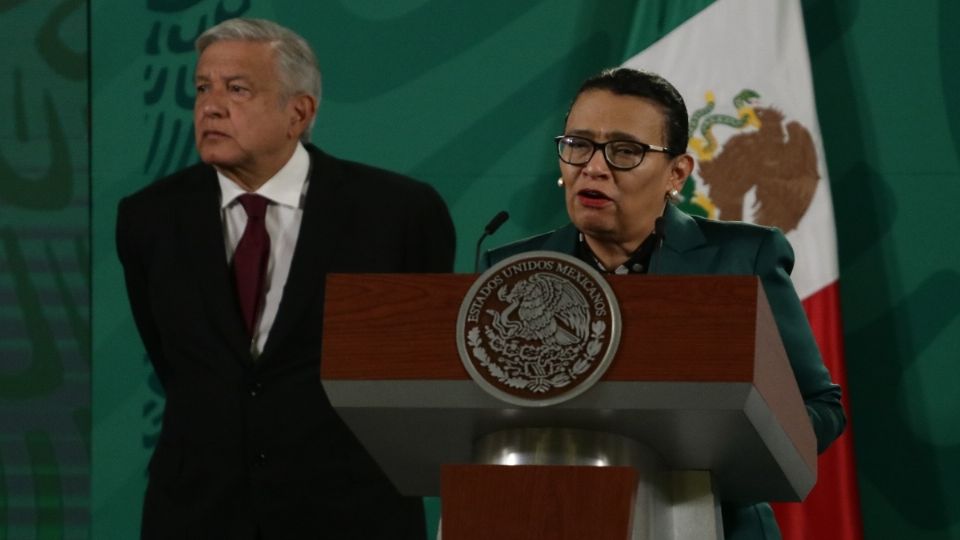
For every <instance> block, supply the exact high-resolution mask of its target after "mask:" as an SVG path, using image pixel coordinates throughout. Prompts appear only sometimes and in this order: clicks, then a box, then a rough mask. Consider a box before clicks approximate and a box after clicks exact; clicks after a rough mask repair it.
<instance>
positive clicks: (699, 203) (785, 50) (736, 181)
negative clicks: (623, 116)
mask: <svg viewBox="0 0 960 540" xmlns="http://www.w3.org/2000/svg"><path fill="white" fill-rule="evenodd" d="M636 10H637V11H636V13H635V14H634V26H633V35H632V42H631V49H630V50H629V51H628V52H627V55H628V56H630V55H632V54H636V55H635V56H632V57H631V58H629V60H627V61H626V62H625V63H624V65H625V66H628V67H632V68H636V69H642V70H647V71H652V72H655V73H659V74H660V75H663V76H664V77H665V78H666V79H667V80H669V81H670V82H672V83H673V84H674V85H675V86H676V87H677V89H678V90H679V91H680V93H681V94H682V95H683V97H684V99H685V100H686V103H687V108H688V111H689V114H690V140H689V146H688V150H689V151H690V152H691V154H692V155H693V156H694V158H695V159H696V161H697V165H696V167H695V168H694V172H693V175H692V178H691V180H689V181H688V182H687V184H686V186H685V189H684V191H683V202H682V203H681V204H680V207H681V208H682V209H684V210H686V211H687V212H689V213H693V214H698V215H703V216H707V217H711V218H715V219H722V220H738V221H748V222H753V223H758V224H762V225H768V226H775V227H779V228H780V229H781V230H782V231H783V232H784V233H786V235H787V238H788V239H789V240H790V243H791V244H792V245H793V248H794V251H795V252H796V260H797V263H796V266H795V268H794V271H793V275H792V277H793V281H794V285H795V286H796V289H797V292H798V293H799V295H800V298H801V299H802V301H803V306H804V308H805V310H806V312H807V317H808V318H809V319H810V324H811V326H812V328H813V332H814V335H815V336H816V339H817V341H818V343H819V345H820V350H821V352H822V354H823V359H824V362H825V363H826V365H827V368H829V370H830V372H831V374H832V376H833V379H834V381H835V382H837V383H838V384H840V385H842V386H843V387H844V388H846V370H845V368H844V359H843V342H842V337H843V332H842V328H841V319H840V303H839V291H838V284H837V282H838V279H839V270H838V264H837V251H836V237H835V229H834V220H833V207H832V203H831V200H830V184H829V178H828V175H827V168H826V162H825V160H824V153H823V144H822V140H821V137H820V128H819V125H818V122H817V114H816V107H815V104H814V99H813V81H812V78H811V75H810V60H809V57H808V53H807V41H806V36H805V34H804V26H803V13H802V11H801V9H800V1H799V0H776V1H770V0H716V1H713V2H710V1H707V0H682V1H667V0H664V1H662V2H649V1H645V2H639V3H638V6H637V8H636ZM844 398H846V396H844ZM846 410H847V411H849V410H850V408H849V407H846ZM850 433H851V429H850V424H849V423H848V425H847V430H846V432H845V433H844V435H843V436H842V437H841V438H840V439H839V440H837V441H836V442H834V443H833V446H831V447H830V449H828V450H827V452H826V453H824V454H823V455H822V456H821V457H820V460H819V464H818V465H819V469H818V480H817V484H816V487H815V488H814V489H813V491H812V492H811V493H810V495H809V496H808V497H807V499H806V501H804V502H803V503H802V504H800V503H781V504H776V505H774V509H775V511H776V514H777V520H778V521H779V523H780V528H781V529H782V531H783V536H784V538H787V539H798V540H799V539H809V538H816V539H820V540H823V539H843V540H852V539H856V540H859V539H860V538H862V536H863V535H862V526H861V521H860V507H859V496H858V493H857V483H856V470H855V466H854V459H853V448H852V438H851V435H850Z"/></svg>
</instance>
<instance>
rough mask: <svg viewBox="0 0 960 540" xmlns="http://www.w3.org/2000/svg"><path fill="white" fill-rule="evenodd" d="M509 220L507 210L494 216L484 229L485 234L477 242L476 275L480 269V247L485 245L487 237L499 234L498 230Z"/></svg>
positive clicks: (474, 265) (474, 266)
mask: <svg viewBox="0 0 960 540" xmlns="http://www.w3.org/2000/svg"><path fill="white" fill-rule="evenodd" d="M508 219H510V214H508V213H507V211H506V210H501V211H499V212H497V215H495V216H493V219H491V220H490V222H489V223H487V226H486V227H484V228H483V234H481V235H480V239H479V240H477V252H476V254H475V255H474V257H473V271H474V273H476V272H477V271H478V269H479V268H480V245H481V244H482V243H483V241H484V239H486V237H488V236H490V235H491V234H493V233H495V232H497V229H499V228H500V226H501V225H503V224H504V223H505V222H506V221H507V220H508Z"/></svg>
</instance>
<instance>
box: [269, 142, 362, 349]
mask: <svg viewBox="0 0 960 540" xmlns="http://www.w3.org/2000/svg"><path fill="white" fill-rule="evenodd" d="M307 150H308V151H309V152H310V173H309V177H310V185H309V187H308V188H307V197H306V201H305V202H304V207H303V219H302V221H301V222H300V232H299V234H298V235H297V246H296V248H295V249H294V252H293V260H292V261H291V262H290V274H289V275H288V276H287V282H286V284H285V285H284V287H283V295H281V297H280V307H279V308H278V310H277V318H276V320H275V321H274V323H273V328H272V329H271V330H270V335H269V336H267V342H266V344H265V345H264V348H263V354H262V355H261V356H260V362H263V363H264V364H266V363H267V362H269V360H270V357H271V355H272V353H273V351H274V350H276V348H277V347H278V344H279V343H283V341H284V339H285V337H286V336H288V335H289V334H290V332H292V331H293V330H294V329H295V328H296V324H297V321H299V320H300V319H301V316H302V313H303V311H304V310H306V309H308V308H309V307H310V305H311V304H312V303H313V302H316V300H317V298H318V294H317V292H318V291H317V289H318V288H322V287H324V286H325V282H324V281H325V280H324V276H325V274H326V272H327V270H328V269H329V268H330V261H329V258H330V257H331V253H332V252H333V249H332V242H333V234H334V232H333V231H336V229H337V227H336V223H335V220H336V215H337V212H336V207H335V204H336V196H335V194H336V191H337V189H338V188H339V186H340V185H341V184H342V183H343V182H344V181H345V180H346V179H345V178H344V176H343V174H342V173H341V171H340V169H339V166H338V165H337V162H336V160H334V159H333V158H331V157H330V156H327V155H326V154H324V153H323V152H321V151H320V150H319V149H317V148H316V147H314V146H311V145H307ZM317 331H320V329H319V328H318V329H317Z"/></svg>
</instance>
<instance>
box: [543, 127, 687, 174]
mask: <svg viewBox="0 0 960 540" xmlns="http://www.w3.org/2000/svg"><path fill="white" fill-rule="evenodd" d="M564 139H577V140H580V141H584V142H587V143H590V144H591V145H593V151H592V152H590V155H589V156H588V157H587V159H585V160H583V161H582V162H580V163H576V162H573V161H567V160H566V159H563V150H562V148H561V144H562V143H561V141H563V140H564ZM553 140H554V142H556V143H557V156H558V157H559V158H560V161H562V162H564V163H567V164H570V165H577V166H579V165H586V164H587V163H589V162H590V160H591V159H593V155H594V154H596V153H597V150H602V151H603V159H604V161H606V162H607V165H609V166H610V168H611V169H616V170H618V171H629V170H631V169H636V168H637V167H639V166H640V165H641V164H642V163H643V158H645V157H647V152H661V153H664V154H669V155H671V156H679V155H680V154H682V153H683V152H677V151H676V150H673V149H672V148H667V147H665V146H657V145H655V144H647V143H642V142H640V141H631V140H629V139H617V140H613V141H607V142H603V143H598V142H597V141H593V140H590V139H588V138H586V137H581V136H579V135H557V136H556V137H554V138H553ZM615 143H630V144H635V145H637V146H639V147H640V148H642V149H643V153H642V154H641V155H640V160H639V161H637V164H636V165H633V166H632V167H621V166H619V165H615V164H614V163H613V162H612V161H611V160H610V156H608V155H607V145H609V144H615Z"/></svg>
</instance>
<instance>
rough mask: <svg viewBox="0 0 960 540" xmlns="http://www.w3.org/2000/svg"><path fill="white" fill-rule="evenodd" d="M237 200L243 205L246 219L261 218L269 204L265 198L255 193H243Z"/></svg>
mask: <svg viewBox="0 0 960 540" xmlns="http://www.w3.org/2000/svg"><path fill="white" fill-rule="evenodd" d="M237 200H238V201H240V204H241V205H243V211H244V212H246V213H247V219H258V218H263V214H265V213H266V211H267V204H268V203H269V202H270V200H269V199H267V198H266V197H264V196H262V195H257V194H255V193H244V194H243V195H241V196H239V197H237Z"/></svg>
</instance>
